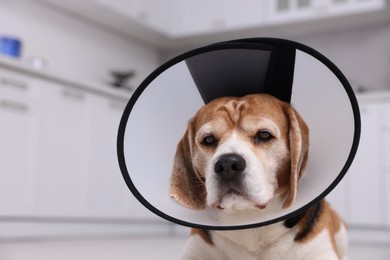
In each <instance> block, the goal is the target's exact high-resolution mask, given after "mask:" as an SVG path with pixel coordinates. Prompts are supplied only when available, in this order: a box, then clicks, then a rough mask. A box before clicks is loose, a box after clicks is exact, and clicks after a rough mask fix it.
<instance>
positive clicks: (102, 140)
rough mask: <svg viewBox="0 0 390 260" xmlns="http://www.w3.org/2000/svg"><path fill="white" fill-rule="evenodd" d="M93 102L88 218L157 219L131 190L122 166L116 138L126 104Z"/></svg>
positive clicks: (103, 100)
mask: <svg viewBox="0 0 390 260" xmlns="http://www.w3.org/2000/svg"><path fill="white" fill-rule="evenodd" d="M91 101H92V102H91V113H90V118H89V120H90V122H89V126H88V133H89V134H88V137H89V138H88V139H89V145H88V148H89V151H88V154H89V157H88V179H87V184H86V189H85V192H86V215H87V216H93V217H109V218H113V217H123V218H129V219H130V218H142V219H145V218H151V217H152V218H153V217H154V215H152V214H151V213H149V212H148V211H147V209H146V208H144V207H143V206H142V205H140V203H139V202H138V201H137V200H136V199H135V197H134V196H133V195H132V193H131V192H130V190H129V189H128V188H127V186H126V183H125V181H124V180H123V177H122V174H121V172H120V169H119V165H118V159H117V152H116V143H117V140H116V138H117V132H118V128H119V121H120V118H121V116H122V113H123V111H124V108H125V105H126V103H125V102H124V101H123V100H118V99H111V98H106V97H99V96H94V97H93V98H92V99H91Z"/></svg>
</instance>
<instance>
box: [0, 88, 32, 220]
mask: <svg viewBox="0 0 390 260" xmlns="http://www.w3.org/2000/svg"><path fill="white" fill-rule="evenodd" d="M38 120H39V111H38V107H37V104H36V102H35V101H33V100H29V99H22V98H16V97H15V96H8V95H4V94H3V95H1V97H0V144H1V145H0V158H1V163H0V215H1V216H4V215H8V216H10V215H12V216H16V215H23V216H26V215H27V216H30V215H32V214H33V213H34V207H35V204H34V203H35V200H34V180H35V173H36V171H35V170H36V168H35V161H36V160H35V159H36V156H35V155H36V153H35V149H36V147H37V134H38V132H37V131H38Z"/></svg>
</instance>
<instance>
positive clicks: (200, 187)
mask: <svg viewBox="0 0 390 260" xmlns="http://www.w3.org/2000/svg"><path fill="white" fill-rule="evenodd" d="M193 140H194V137H193V131H192V127H191V123H190V124H189V125H188V129H187V131H186V132H185V134H184V136H183V137H182V139H181V140H180V142H179V144H178V145H177V149H176V155H175V159H174V162H173V170H172V176H171V187H170V196H171V197H172V198H174V199H176V200H177V201H178V202H179V203H181V204H183V205H184V206H186V207H189V208H192V209H204V207H205V202H206V188H205V185H204V181H202V180H201V178H200V177H199V175H198V174H196V172H195V169H194V167H193V164H192V156H191V154H192V150H191V145H192V143H193Z"/></svg>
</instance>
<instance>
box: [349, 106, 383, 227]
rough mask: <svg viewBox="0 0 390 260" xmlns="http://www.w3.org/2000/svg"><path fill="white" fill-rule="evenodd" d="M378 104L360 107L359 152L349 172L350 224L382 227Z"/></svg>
mask: <svg viewBox="0 0 390 260" xmlns="http://www.w3.org/2000/svg"><path fill="white" fill-rule="evenodd" d="M380 109H381V105H380V104H377V103H370V104H361V120H362V131H361V138H360V144H359V149H358V151H357V154H356V157H355V160H354V162H353V163H352V166H351V169H350V171H349V173H348V174H349V177H350V193H349V200H350V224H354V225H373V226H378V225H383V224H384V220H385V214H384V213H385V212H384V211H385V209H384V206H383V205H385V204H384V203H385V201H384V185H385V184H384V180H383V178H381V177H383V174H382V173H381V167H380V165H381V160H380V158H381V154H380V151H381V150H380V147H381V144H382V142H383V140H382V137H381V131H380V122H381V121H380V118H379V115H380V114H379V111H380Z"/></svg>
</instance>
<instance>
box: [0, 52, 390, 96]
mask: <svg viewBox="0 0 390 260" xmlns="http://www.w3.org/2000/svg"><path fill="white" fill-rule="evenodd" d="M0 67H4V68H8V69H12V70H15V71H20V72H22V73H26V74H29V75H32V76H35V77H37V78H41V79H45V80H49V81H53V82H58V83H60V84H64V85H69V86H73V87H78V88H81V89H84V90H87V91H91V92H95V93H98V94H103V95H108V96H111V97H113V98H119V99H124V100H128V99H129V98H130V97H131V95H132V94H133V92H132V91H128V90H123V89H115V88H113V87H110V86H109V85H105V84H102V83H99V82H88V81H85V80H80V79H69V78H68V77H64V76H62V75H58V73H54V72H50V71H49V70H47V69H42V70H41V69H36V68H34V67H32V66H29V65H27V64H24V63H23V62H22V61H21V60H17V59H13V58H8V57H5V56H1V55H0ZM356 97H357V99H358V101H359V102H370V101H383V100H388V99H390V88H389V90H372V91H365V92H360V93H356Z"/></svg>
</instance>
